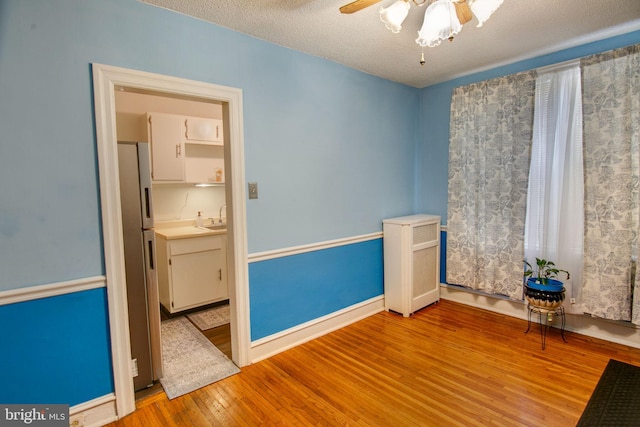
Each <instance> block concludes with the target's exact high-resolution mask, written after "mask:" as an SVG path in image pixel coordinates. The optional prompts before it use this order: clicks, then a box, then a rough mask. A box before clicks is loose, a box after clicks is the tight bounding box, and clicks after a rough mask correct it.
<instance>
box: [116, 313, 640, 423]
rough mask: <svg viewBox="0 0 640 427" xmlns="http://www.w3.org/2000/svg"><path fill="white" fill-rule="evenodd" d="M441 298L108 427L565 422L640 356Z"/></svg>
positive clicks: (158, 401) (155, 400)
mask: <svg viewBox="0 0 640 427" xmlns="http://www.w3.org/2000/svg"><path fill="white" fill-rule="evenodd" d="M526 328H527V322H526V321H523V320H520V319H515V318H512V317H509V316H504V315H500V314H495V313H491V312H488V311H484V310H480V309H476V308H472V307H469V306H466V305H462V304H458V303H454V302H451V301H446V300H442V301H440V303H438V304H435V305H432V306H430V307H427V308H425V309H423V310H421V311H419V312H417V313H416V314H414V315H413V316H411V317H410V318H403V317H401V316H399V315H397V314H393V313H387V312H381V313H378V314H376V315H374V316H371V317H368V318H366V319H364V320H361V321H359V322H357V323H354V324H352V325H350V326H347V327H345V328H342V329H340V330H337V331H335V332H332V333H330V334H328V335H325V336H322V337H320V338H318V339H315V340H313V341H310V342H308V343H305V344H303V345H300V346H298V347H295V348H293V349H291V350H288V351H285V352H283V353H280V354H278V355H275V356H273V357H271V358H269V359H267V360H264V361H261V362H258V363H255V364H253V365H250V366H246V367H244V368H242V372H240V373H239V374H237V375H234V376H232V377H229V378H226V379H224V380H222V381H219V382H217V383H214V384H211V385H209V386H207V387H204V388H202V389H200V390H196V391H194V392H192V393H189V394H187V395H184V396H181V397H178V398H176V399H173V400H171V401H169V400H168V399H167V397H166V395H165V394H164V393H163V392H161V393H156V394H154V395H152V396H149V397H147V398H145V399H142V400H140V401H138V405H137V407H138V409H137V410H136V412H134V413H133V414H131V415H128V416H126V417H124V418H123V419H121V420H119V421H118V422H115V423H112V424H110V426H156V425H157V426H220V425H222V426H258V425H260V426H262V425H284V426H305V425H314V426H338V425H342V426H351V425H353V426H478V425H491V426H535V427H538V426H573V425H575V424H576V422H577V421H578V419H579V418H580V415H581V414H582V411H583V409H584V407H585V405H586V403H587V401H588V399H589V397H590V395H591V393H592V391H593V389H594V388H595V386H596V383H597V382H598V379H599V378H600V375H601V373H602V371H603V370H604V368H605V366H606V365H607V362H608V361H609V359H610V358H613V359H617V360H620V361H623V362H626V363H631V364H634V365H639V366H640V349H637V348H630V347H626V346H623V345H619V344H615V343H610V342H606V341H602V340H598V339H594V338H589V337H586V336H583V335H578V334H572V333H565V336H566V337H567V341H568V342H567V343H564V342H563V341H562V339H561V337H560V333H559V331H558V330H557V329H552V330H550V331H549V334H548V336H547V346H546V349H545V350H544V351H542V350H541V345H540V335H539V329H538V325H534V327H533V329H532V331H530V332H529V333H528V334H525V333H524V331H525V330H526Z"/></svg>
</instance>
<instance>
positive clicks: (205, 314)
mask: <svg viewBox="0 0 640 427" xmlns="http://www.w3.org/2000/svg"><path fill="white" fill-rule="evenodd" d="M187 317H188V318H189V320H191V321H192V322H193V323H195V324H196V326H197V327H198V328H200V330H201V331H206V330H207V329H213V328H215V327H218V326H222V325H226V324H227V323H229V304H225V305H221V306H218V307H213V308H209V309H207V310H202V311H198V312H196V313H191V314H187Z"/></svg>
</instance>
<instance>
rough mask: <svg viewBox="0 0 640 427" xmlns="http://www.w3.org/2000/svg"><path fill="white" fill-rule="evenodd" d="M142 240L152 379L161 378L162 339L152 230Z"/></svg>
mask: <svg viewBox="0 0 640 427" xmlns="http://www.w3.org/2000/svg"><path fill="white" fill-rule="evenodd" d="M142 235H143V240H144V259H145V264H146V269H145V270H146V282H147V283H146V286H147V310H149V311H148V313H149V344H150V346H151V368H152V371H153V379H154V380H157V379H160V378H162V376H163V362H162V341H161V340H162V338H161V336H160V322H161V321H162V319H161V314H160V295H159V290H158V277H157V274H156V270H155V266H156V255H155V247H156V238H155V233H154V231H153V230H144V231H143V232H142Z"/></svg>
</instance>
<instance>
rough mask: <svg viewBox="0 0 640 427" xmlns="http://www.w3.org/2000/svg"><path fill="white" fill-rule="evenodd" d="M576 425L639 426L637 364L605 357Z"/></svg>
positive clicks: (639, 402)
mask: <svg viewBox="0 0 640 427" xmlns="http://www.w3.org/2000/svg"><path fill="white" fill-rule="evenodd" d="M577 426H578V427H585V426H616V427H623V426H640V367H638V366H633V365H629V364H628V363H624V362H620V361H618V360H613V359H611V360H609V364H608V365H607V367H606V368H605V370H604V372H603V373H602V376H601V377H600V380H599V381H598V385H596V388H595V390H594V391H593V394H592V395H591V397H590V398H589V402H587V407H586V408H585V409H584V412H583V413H582V416H581V417H580V420H579V421H578V424H577Z"/></svg>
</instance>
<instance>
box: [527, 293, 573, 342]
mask: <svg viewBox="0 0 640 427" xmlns="http://www.w3.org/2000/svg"><path fill="white" fill-rule="evenodd" d="M527 310H528V311H529V315H528V322H527V330H526V331H524V333H525V334H526V333H528V332H529V330H531V316H532V315H533V314H538V316H539V319H540V340H541V341H542V349H543V350H544V348H545V346H546V340H547V330H548V329H549V328H550V327H551V324H552V323H553V320H554V318H557V317H559V318H560V320H561V322H560V323H561V327H560V335H561V336H562V340H563V341H564V342H567V339H566V338H565V337H564V326H565V320H566V319H565V313H564V307H563V306H562V305H561V306H559V307H557V308H555V309H551V310H547V309H544V308H541V307H535V306H533V305H531V304H527ZM543 320H544V322H543Z"/></svg>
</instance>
